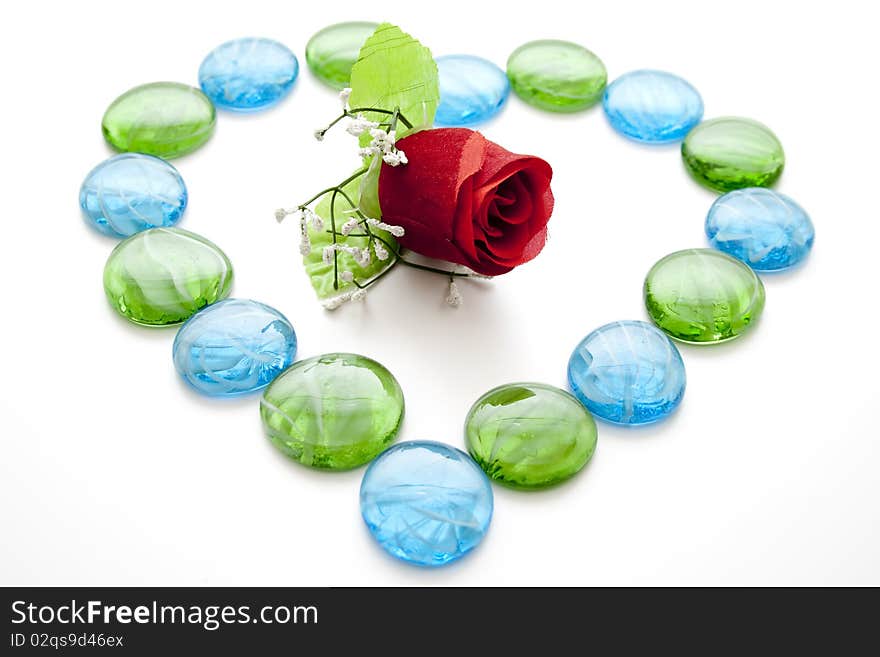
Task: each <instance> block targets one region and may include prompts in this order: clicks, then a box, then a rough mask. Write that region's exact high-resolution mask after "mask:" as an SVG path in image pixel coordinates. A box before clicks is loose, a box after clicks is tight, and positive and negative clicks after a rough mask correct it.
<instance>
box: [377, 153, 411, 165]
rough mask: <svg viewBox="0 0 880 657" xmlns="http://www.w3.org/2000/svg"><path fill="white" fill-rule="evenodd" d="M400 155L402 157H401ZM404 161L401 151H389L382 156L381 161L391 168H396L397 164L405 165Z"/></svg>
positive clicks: (404, 156) (404, 157)
mask: <svg viewBox="0 0 880 657" xmlns="http://www.w3.org/2000/svg"><path fill="white" fill-rule="evenodd" d="M401 155H403V157H401ZM405 159H406V155H405V154H403V151H389V152H386V153H385V154H384V155H383V156H382V161H383V162H385V164H387V165H388V166H391V167H396V166H397V165H399V164H406V162H405V161H404V160H405Z"/></svg>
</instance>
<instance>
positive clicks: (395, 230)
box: [367, 219, 406, 237]
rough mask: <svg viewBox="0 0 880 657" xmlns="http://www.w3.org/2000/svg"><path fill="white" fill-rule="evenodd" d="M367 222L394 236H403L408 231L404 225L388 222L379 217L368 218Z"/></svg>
mask: <svg viewBox="0 0 880 657" xmlns="http://www.w3.org/2000/svg"><path fill="white" fill-rule="evenodd" d="M367 223H368V224H370V225H371V226H375V227H376V228H378V229H379V230H384V231H387V232H389V233H391V234H392V235H394V237H403V236H404V234H405V233H406V230H404V228H403V226H395V225H393V224H386V223H384V222H382V221H379V220H378V219H367Z"/></svg>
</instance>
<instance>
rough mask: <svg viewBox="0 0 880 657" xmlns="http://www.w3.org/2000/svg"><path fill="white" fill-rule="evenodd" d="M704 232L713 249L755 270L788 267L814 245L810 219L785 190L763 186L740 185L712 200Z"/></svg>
mask: <svg viewBox="0 0 880 657" xmlns="http://www.w3.org/2000/svg"><path fill="white" fill-rule="evenodd" d="M706 235H707V236H708V237H709V242H710V244H712V246H714V247H715V248H716V249H720V250H722V251H724V252H725V253H729V254H730V255H732V256H733V257H735V258H739V259H740V260H742V261H743V262H745V263H747V264H748V265H749V266H750V267H751V268H752V269H755V270H757V271H777V270H780V269H787V268H788V267H791V266H793V265H796V264H797V263H799V262H800V261H801V260H803V259H804V258H805V257H806V256H807V254H808V253H809V252H810V249H812V248H813V238H814V237H815V231H814V229H813V222H812V221H810V217H809V215H808V214H807V213H806V212H805V211H804V209H803V208H802V207H801V206H799V205H798V204H797V203H795V202H794V201H793V200H791V199H790V198H789V197H787V196H785V195H784V194H779V193H778V192H774V191H773V190H770V189H764V188H763V187H751V188H749V189H739V190H736V191H733V192H730V193H729V194H725V195H724V196H722V197H721V198H719V199H718V200H716V201H715V203H714V204H713V205H712V207H711V208H710V209H709V215H708V216H707V217H706Z"/></svg>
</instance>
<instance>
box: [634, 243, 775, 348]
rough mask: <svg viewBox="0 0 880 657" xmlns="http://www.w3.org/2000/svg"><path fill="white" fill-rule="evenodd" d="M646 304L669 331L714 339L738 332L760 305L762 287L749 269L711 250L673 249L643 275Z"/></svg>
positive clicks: (680, 336)
mask: <svg viewBox="0 0 880 657" xmlns="http://www.w3.org/2000/svg"><path fill="white" fill-rule="evenodd" d="M645 305H646V306H647V308H648V314H649V315H650V317H651V319H652V320H653V322H654V323H655V324H656V325H657V326H658V327H659V328H661V329H662V330H663V331H665V332H666V334H667V335H669V336H671V337H673V338H675V339H677V340H681V341H682V342H693V343H714V342H724V341H726V340H731V339H733V338H736V337H738V336H740V335H742V333H743V332H745V331H746V329H748V328H749V326H750V325H751V324H753V323H754V322H755V321H756V320H757V319H758V317H760V315H761V311H763V309H764V285H763V283H761V279H759V278H758V276H757V275H756V274H755V272H754V271H752V269H751V267H749V266H748V265H746V264H745V263H743V262H742V261H740V260H737V259H736V258H732V257H730V256H729V255H727V254H726V253H722V252H721V251H716V250H715V249H687V250H685V251H676V252H675V253H671V254H669V255H668V256H666V257H665V258H662V259H661V260H659V261H658V262H657V264H655V265H654V266H653V267H652V268H651V271H649V272H648V276H647V277H646V278H645Z"/></svg>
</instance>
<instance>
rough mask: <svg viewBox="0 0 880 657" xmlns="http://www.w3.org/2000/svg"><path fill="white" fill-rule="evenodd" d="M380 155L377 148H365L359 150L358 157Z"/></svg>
mask: <svg viewBox="0 0 880 657" xmlns="http://www.w3.org/2000/svg"><path fill="white" fill-rule="evenodd" d="M378 154H379V149H378V148H376V147H375V146H367V147H365V148H360V149H358V155H360V156H361V157H373V156H374V155H378Z"/></svg>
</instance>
